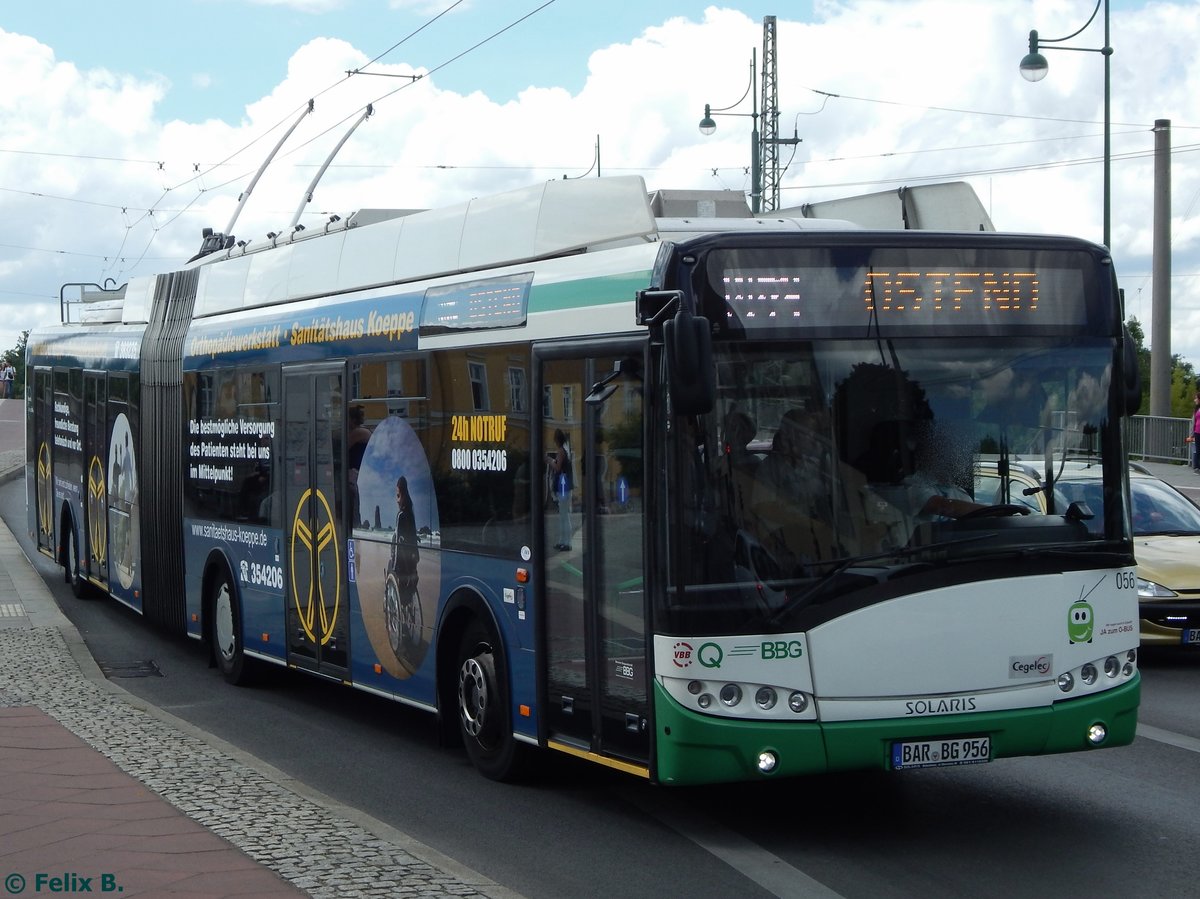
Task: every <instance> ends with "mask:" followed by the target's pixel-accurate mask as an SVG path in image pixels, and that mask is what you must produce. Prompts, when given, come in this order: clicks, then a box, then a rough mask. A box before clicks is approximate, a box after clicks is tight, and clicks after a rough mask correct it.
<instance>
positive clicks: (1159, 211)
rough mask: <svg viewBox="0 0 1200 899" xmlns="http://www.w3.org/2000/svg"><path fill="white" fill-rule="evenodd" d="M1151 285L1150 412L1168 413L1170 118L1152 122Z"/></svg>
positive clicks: (1156, 413) (1160, 414) (1169, 402)
mask: <svg viewBox="0 0 1200 899" xmlns="http://www.w3.org/2000/svg"><path fill="white" fill-rule="evenodd" d="M1150 271H1151V277H1152V278H1153V281H1154V289H1153V293H1152V294H1151V303H1150V309H1151V313H1150V314H1151V316H1152V317H1153V324H1152V325H1151V333H1150V414H1151V415H1159V416H1164V417H1166V416H1170V414H1171V120H1170V119H1157V120H1155V122H1154V259H1153V262H1152V263H1151V269H1150Z"/></svg>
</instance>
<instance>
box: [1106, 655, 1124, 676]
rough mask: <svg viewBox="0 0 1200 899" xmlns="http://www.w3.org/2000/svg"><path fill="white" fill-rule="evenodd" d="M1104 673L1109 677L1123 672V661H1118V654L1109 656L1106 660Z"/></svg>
mask: <svg viewBox="0 0 1200 899" xmlns="http://www.w3.org/2000/svg"><path fill="white" fill-rule="evenodd" d="M1104 673H1105V674H1107V675H1108V676H1109V677H1116V676H1117V675H1118V674H1120V673H1121V663H1120V662H1119V661H1117V657H1116V656H1109V657H1108V658H1107V659H1105V660H1104Z"/></svg>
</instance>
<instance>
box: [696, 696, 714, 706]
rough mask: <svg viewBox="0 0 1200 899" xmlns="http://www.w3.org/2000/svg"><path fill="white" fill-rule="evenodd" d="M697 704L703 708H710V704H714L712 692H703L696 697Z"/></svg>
mask: <svg viewBox="0 0 1200 899" xmlns="http://www.w3.org/2000/svg"><path fill="white" fill-rule="evenodd" d="M696 705H698V706H700V708H702V709H706V708H708V707H709V706H710V705H712V694H711V693H701V694H700V695H699V696H698V697H696Z"/></svg>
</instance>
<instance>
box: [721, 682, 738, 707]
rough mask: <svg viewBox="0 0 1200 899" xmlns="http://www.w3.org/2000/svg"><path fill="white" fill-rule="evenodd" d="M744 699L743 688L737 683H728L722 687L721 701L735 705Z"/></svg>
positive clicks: (728, 704)
mask: <svg viewBox="0 0 1200 899" xmlns="http://www.w3.org/2000/svg"><path fill="white" fill-rule="evenodd" d="M741 701H742V688H741V687H739V686H738V685H737V684H726V685H725V686H723V687H722V688H721V702H723V703H725V705H727V706H730V707H732V706H735V705H737V704H738V703H739V702H741Z"/></svg>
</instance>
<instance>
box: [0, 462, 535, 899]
mask: <svg viewBox="0 0 1200 899" xmlns="http://www.w3.org/2000/svg"><path fill="white" fill-rule="evenodd" d="M2 463H3V460H0V465H2ZM2 473H3V472H2V469H0V474H2ZM42 713H44V714H45V715H46V716H49V719H53V721H54V722H58V724H60V725H61V726H62V727H63V728H65V730H66V731H69V732H70V734H73V735H75V736H76V737H78V738H79V740H82V741H83V743H84V744H86V746H87V747H90V750H89V751H93V752H96V753H99V754H100V755H102V756H103V757H104V759H107V760H108V761H109V762H111V764H112V765H114V766H115V768H116V769H119V772H123V773H124V775H128V777H130V778H132V779H133V780H134V781H136V782H137V784H140V785H144V787H145V788H147V789H148V790H149V791H152V793H153V796H154V797H155V800H156V801H157V797H161V799H162V800H165V801H166V802H167V803H169V804H170V805H171V806H172V807H174V808H175V809H177V810H178V811H179V812H181V813H182V814H183V815H185V816H186V817H187V818H188V819H190V821H191V822H195V823H196V824H197V825H199V827H200V828H203V829H204V830H205V831H207V832H208V834H207V835H211V836H214V837H216V838H218V841H224V842H225V843H227V844H229V845H232V847H236V850H238V851H239V852H240V853H243V854H244V855H245V857H246V859H247V860H248V861H247V864H246V865H245V866H242V865H240V864H238V863H237V861H236V860H234V861H233V862H229V863H228V864H227V865H226V866H225V868H224V869H222V870H224V871H225V872H226V873H228V872H231V871H232V872H233V873H229V874H228V876H227V877H224V878H223V879H219V880H218V881H213V880H211V879H210V880H209V881H208V882H207V883H206V884H201V883H198V882H196V881H188V880H185V879H178V880H175V881H172V883H171V884H170V885H168V884H165V883H156V884H143V885H142V886H141V888H139V885H138V884H135V883H123V884H122V886H123V887H124V890H123V891H122V895H146V896H163V895H178V896H194V897H200V896H230V897H232V896H238V895H260V894H263V895H266V894H269V895H280V896H284V895H298V894H304V893H306V894H308V895H311V896H314V897H319V899H323V897H331V899H332V897H338V899H342V897H446V896H461V897H488V899H520V897H519V895H518V894H517V893H515V892H513V891H511V890H508V889H507V888H505V887H502V886H500V885H498V884H496V883H494V882H492V881H490V880H488V879H487V878H484V877H482V876H481V875H479V874H477V873H476V872H474V871H471V870H470V869H468V868H466V867H465V866H463V865H460V864H458V863H457V862H456V861H454V860H453V859H451V858H448V857H446V856H444V855H442V854H441V853H438V852H437V851H436V850H433V849H432V848H430V847H428V846H425V845H423V844H421V843H419V842H418V841H416V840H413V839H412V838H411V837H409V836H407V835H406V834H404V833H402V832H400V831H397V830H395V829H394V828H391V827H389V826H388V825H386V824H384V823H383V822H380V821H378V820H376V819H373V818H369V817H368V816H366V815H363V814H361V813H359V812H357V810H355V809H351V808H348V807H345V806H341V805H339V804H338V803H337V802H335V801H334V800H332V799H330V798H329V797H325V796H322V795H320V794H319V793H317V792H316V791H313V790H310V789H308V788H307V787H305V786H304V785H302V784H298V783H296V782H295V781H290V779H289V778H288V777H287V776H286V775H284V774H283V773H282V772H279V771H277V770H275V769H272V768H271V766H269V765H266V764H265V763H263V762H261V761H260V760H258V759H254V758H253V757H251V756H248V755H246V754H245V753H242V752H241V751H240V750H237V749H236V748H234V747H232V746H228V745H227V744H224V743H223V742H222V741H220V740H219V739H217V738H215V737H213V736H212V735H210V734H207V733H205V732H203V731H200V730H199V729H197V728H194V727H192V726H191V725H189V724H187V723H186V722H183V721H181V720H180V719H178V718H175V717H174V716H172V715H170V714H169V713H167V712H164V711H162V710H159V709H156V708H154V707H152V706H148V705H147V704H146V703H144V702H142V701H141V700H139V699H137V698H136V697H133V696H132V695H131V694H129V693H126V692H125V691H124V690H122V689H121V688H120V687H118V686H116V685H113V684H111V683H110V682H108V681H107V680H105V679H104V677H103V675H102V674H100V672H99V669H98V668H97V667H96V665H95V662H94V660H92V658H91V656H90V655H89V654H88V653H87V649H86V646H85V645H84V643H83V640H82V638H81V637H80V635H79V633H78V631H76V630H75V628H74V626H73V625H72V624H71V623H70V622H69V621H68V620H67V619H66V617H65V616H63V615H62V613H61V612H60V611H59V610H58V608H57V606H56V605H55V604H54V600H53V598H52V597H51V596H50V594H49V591H48V590H47V589H46V586H45V584H44V583H42V581H41V579H40V577H39V576H38V574H37V572H36V571H35V570H34V569H33V567H32V565H31V564H30V563H29V560H28V559H26V558H25V556H24V554H23V553H22V551H21V549H20V546H19V544H18V543H17V541H16V539H15V538H14V537H13V535H12V534H11V532H10V531H9V530H8V528H7V527H5V525H4V524H3V522H0V777H2V776H4V772H5V771H16V772H18V773H20V774H21V775H22V776H28V775H29V774H30V772H31V770H32V768H31V756H30V754H29V749H30V745H25V744H29V742H30V739H31V738H30V737H29V736H28V735H29V734H31V733H33V731H32V730H28V731H25V732H24V733H22V732H20V730H19V728H20V727H38V726H42V725H50V724H51V722H49V721H48V720H42V719H41V718H40V717H39V716H40V715H41V714H42ZM39 733H40V737H39V739H41V740H49V741H50V744H52V745H51V748H58V749H61V750H71V751H75V750H76V749H78V747H76V746H74V744H72V742H71V740H70V739H68V738H69V734H63V735H61V738H60V737H58V736H55V734H54V731H53V727H52V726H51V727H48V728H47V727H43V729H42V730H41V731H40V732H39ZM93 761H94V763H97V764H98V763H99V762H102V760H101V759H95V760H93ZM92 763H93V762H89V763H88V764H89V766H90V765H91V764H92ZM53 769H54V766H49V768H47V769H45V770H47V771H49V772H51V773H53ZM96 770H97V771H98V772H102V773H103V776H104V777H106V778H109V777H111V781H107V782H108V783H110V785H112V786H114V789H112V790H107V791H106V790H98V791H96V792H94V793H92V794H91V801H93V802H96V801H98V802H100V803H103V802H104V801H105V797H108V799H109V800H111V801H112V802H114V803H115V802H118V801H120V802H129V801H131V800H130V795H131V794H130V793H129V790H128V787H129V784H127V783H126V784H123V785H121V784H120V777H119V776H117V775H118V772H117V771H109V770H108V769H106V768H105V767H104V765H102V764H101V765H99V767H97V768H96ZM98 776H100V775H98ZM117 786H121V788H120V789H117ZM37 789H38V790H41V791H42V792H41V793H36V792H34V793H30V792H29V791H26V792H25V793H23V794H22V796H18V797H16V798H14V796H13V791H12V790H9V791H8V792H7V793H6V792H5V790H3V789H0V877H6V878H7V877H10V876H12V875H14V874H17V875H20V876H21V877H23V878H29V877H36V875H37V874H38V873H43V874H45V875H46V876H62V875H63V873H64V872H63V871H59V870H49V869H46V870H44V871H33V870H30V869H27V870H23V871H21V870H18V869H17V868H15V867H13V866H12V865H10V864H8V862H16V861H19V860H20V859H21V858H24V859H25V861H26V862H28V861H29V859H30V858H31V857H30V856H19V855H18V850H23V849H24V848H26V847H25V846H24V844H21V845H19V846H18V845H17V843H16V841H15V840H10V839H9V835H10V834H14V833H21V832H22V830H23V826H26V825H27V826H29V827H36V826H38V825H39V824H44V823H45V821H46V819H47V817H52V815H53V814H56V813H54V812H51V811H48V810H47V808H46V804H48V803H50V802H52V801H57V800H60V799H62V798H63V797H62V795H61V790H60V789H59V788H58V787H53V786H52V785H51V784H50V783H49V781H48V780H46V781H41V782H39V783H38V785H37ZM56 790H57V791H58V792H56ZM31 795H32V796H33V797H34V800H36V798H37V796H39V795H40V796H42V798H43V799H44V802H42V803H41V804H39V803H38V802H37V801H33V802H32V803H31V801H30V796H31ZM135 798H136V797H135ZM138 801H139V802H140V799H139V800H138ZM141 807H142V808H144V809H145V820H146V821H149V822H153V821H155V820H157V821H163V820H169V816H164V815H163V814H162V812H161V810H158V811H155V809H154V803H149V802H147V803H143V804H142V806H141ZM22 810H24V811H22ZM39 813H44V814H41V816H39ZM22 814H24V815H25V818H24V820H21V815H22ZM14 816H15V817H14ZM100 817H103V816H96V815H90V816H89V815H79V816H78V821H79V822H84V821H87V820H98V818H100ZM60 818H61V816H60ZM143 823H145V821H144V822H143ZM79 826H84V824H82V823H80V824H79ZM105 826H106V827H107V826H109V825H108V824H105ZM169 829H178V830H186V828H183V827H182V825H179V824H178V823H176V824H172V825H169ZM119 835H120V836H127V835H125V834H123V833H122V834H119ZM207 835H206V834H200V835H199V836H200V837H201V838H203V837H205V836H207ZM194 837H195V835H194V834H193V839H194ZM180 839H183V837H180ZM26 842H27V841H26ZM101 842H102V841H101ZM65 845H66V844H63V846H64V847H65ZM163 845H164V847H165V848H164V850H163V851H164V852H174V853H176V855H177V857H176V859H175V861H174V863H173V864H174V866H175V867H181V868H184V869H187V868H189V866H190V867H195V864H194V859H192V860H191V861H188V860H187V859H180V858H179V857H178V853H180V852H181V851H183V852H185V854H186V850H181V849H180V848H179V847H180V845H181V844H180V843H179V841H178V840H168V841H165V842H164V844H163ZM195 845H196V847H197V848H195V849H194V850H193V852H194V853H201V852H206V851H210V850H211V849H212V847H211V846H210V845H209V844H208V843H206V842H204V841H203V840H200V841H199V842H195ZM225 848H226V849H227V850H228V848H229V846H228V845H226V846H225ZM143 849H145V850H146V851H149V847H148V846H147V847H143ZM63 851H65V849H64V850H63ZM52 857H53V850H51V854H50V855H49V856H45V858H52ZM38 858H39V859H40V858H42V856H38ZM95 858H96V861H97V863H100V862H102V861H103V854H100V855H97V856H96V857H95ZM39 864H40V862H39ZM162 864H163V865H165V866H167V867H170V866H171V864H172V863H170V862H166V861H164V862H163V863H162ZM259 866H265V869H269V872H274V874H273V875H271V877H270V878H268V880H267V881H266V884H267V886H268V887H269V886H270V885H271V884H277V886H278V890H277V891H276V890H273V891H269V892H267V893H264V890H263V888H262V887H261V886H259V887H258V888H256V889H249V884H250V882H251V881H250V880H247V879H246V878H249V877H250V875H249V874H245V872H246V871H247V870H248V869H249V868H257V867H259ZM151 867H153V865H152V866H151ZM102 870H103V869H102V866H101V867H97V868H96V873H97V874H98V873H101V872H102ZM236 872H242V873H243V874H244V875H245V877H244V878H243V881H242V882H241V883H242V885H239V880H238V876H237V873H236ZM78 873H81V874H83V875H87V874H88V872H87V871H82V872H78ZM260 873H267V872H260ZM253 882H254V883H255V884H260V881H258V880H254V881H253ZM15 885H17V884H16V882H15V881H7V880H6V882H5V887H4V889H3V890H0V895H18V892H17V891H14V890H13V888H12V887H13V886H15ZM64 885H65V884H64ZM21 886H22V890H23V894H25V895H34V894H35V889H34V887H35V884H34V882H33V881H32V880H30V881H29V882H28V883H22V884H21ZM99 886H100V885H99V884H98V883H96V884H92V890H93V892H97V891H99ZM168 887H170V888H168ZM49 889H50V887H49V885H43V888H42V890H41V891H40V892H43V893H44V892H46V891H47V890H49ZM301 891H302V892H301ZM59 892H65V891H64V890H59Z"/></svg>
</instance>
